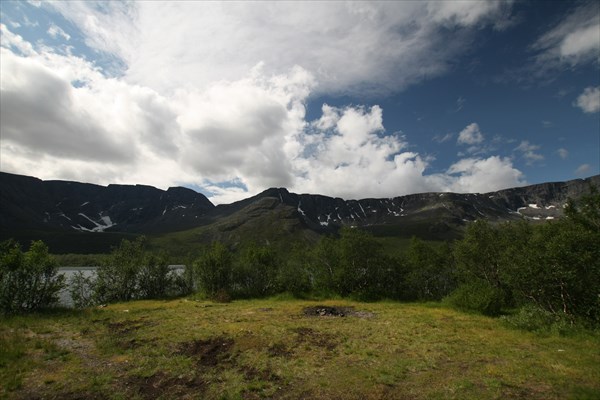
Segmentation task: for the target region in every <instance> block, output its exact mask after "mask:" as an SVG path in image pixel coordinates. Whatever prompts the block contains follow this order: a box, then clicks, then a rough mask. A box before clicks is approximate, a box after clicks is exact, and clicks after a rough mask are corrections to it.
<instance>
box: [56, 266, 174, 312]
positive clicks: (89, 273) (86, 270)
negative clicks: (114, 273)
mask: <svg viewBox="0 0 600 400" xmlns="http://www.w3.org/2000/svg"><path fill="white" fill-rule="evenodd" d="M169 268H170V269H171V273H175V274H178V275H180V274H183V272H184V271H185V265H169ZM97 271H98V267H59V268H58V274H59V275H63V276H64V277H65V283H66V287H65V288H64V289H63V290H61V291H60V293H59V300H58V304H59V305H60V306H62V307H69V308H71V307H73V299H72V298H71V293H70V292H69V289H70V287H69V284H70V282H71V278H73V277H74V276H75V274H77V273H79V272H81V273H82V274H83V276H84V277H86V278H91V279H92V280H94V279H96V276H97Z"/></svg>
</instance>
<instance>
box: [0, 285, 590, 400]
mask: <svg viewBox="0 0 600 400" xmlns="http://www.w3.org/2000/svg"><path fill="white" fill-rule="evenodd" d="M316 304H324V305H329V306H343V307H354V308H355V310H357V311H363V312H364V313H363V314H361V315H360V316H354V315H348V316H345V317H309V316H305V315H304V314H303V309H304V307H307V306H314V305H316ZM371 314H372V315H371ZM0 344H1V345H2V346H1V347H0V349H1V350H0V379H1V380H0V387H1V388H2V389H1V390H2V393H3V395H4V396H5V397H9V398H13V397H14V398H28V397H49V398H81V397H82V396H84V397H88V398H94V397H96V398H115V399H117V398H128V399H142V398H161V397H162V398H172V397H174V396H175V397H179V398H199V399H204V398H208V399H211V398H215V399H216V398H292V399H293V398H322V399H325V398H327V399H329V398H344V399H353V398H356V399H363V398H366V399H369V398H372V399H378V398H380V399H393V398H401V399H405V398H409V399H410V398H415V399H431V398H433V399H435V398H439V399H481V398H487V399H493V398H498V399H502V398H523V399H531V398H533V399H536V398H539V399H564V398H594V397H596V398H597V397H598V396H600V339H599V338H598V336H597V335H594V334H592V333H586V334H579V335H576V336H572V337H559V336H552V335H546V336H539V335H535V334H532V333H527V332H523V331H518V330H514V329H509V328H507V327H506V326H505V325H503V324H502V323H501V321H499V320H498V319H492V318H487V317H481V316H476V315H468V314H462V313H459V312H457V311H454V310H450V309H447V308H444V307H441V306H439V305H432V304H426V305H423V304H400V303H395V302H379V303H356V302H351V301H346V300H327V301H319V302H318V303H316V302H314V301H300V300H290V299H286V298H285V297H283V296H282V297H280V298H278V299H270V300H248V301H235V302H232V303H226V304H220V303H212V302H205V301H195V300H191V299H179V300H173V301H138V302H131V303H123V304H115V305H111V306H108V307H106V308H101V309H93V310H87V311H82V312H63V313H53V314H38V315H32V316H27V317H15V318H10V319H5V320H4V321H2V323H0Z"/></svg>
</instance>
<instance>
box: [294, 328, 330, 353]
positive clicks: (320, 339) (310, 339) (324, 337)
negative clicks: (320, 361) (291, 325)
mask: <svg viewBox="0 0 600 400" xmlns="http://www.w3.org/2000/svg"><path fill="white" fill-rule="evenodd" d="M292 331H293V332H294V333H296V334H297V335H298V337H297V338H296V342H297V343H299V344H301V343H306V344H309V345H311V346H316V347H321V348H324V349H326V350H329V351H331V350H334V349H335V348H336V347H337V345H338V343H337V342H336V340H335V337H334V336H333V335H331V334H329V333H323V332H319V331H316V330H314V329H312V328H305V327H300V328H295V329H292Z"/></svg>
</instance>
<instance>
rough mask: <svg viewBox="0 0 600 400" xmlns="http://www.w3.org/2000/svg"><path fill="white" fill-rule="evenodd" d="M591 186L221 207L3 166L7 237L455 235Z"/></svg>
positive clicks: (197, 197)
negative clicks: (349, 231) (353, 230)
mask: <svg viewBox="0 0 600 400" xmlns="http://www.w3.org/2000/svg"><path fill="white" fill-rule="evenodd" d="M590 185H595V186H597V187H600V175H597V176H593V177H590V178H588V179H578V180H572V181H568V182H554V183H544V184H538V185H531V186H525V187H519V188H512V189H506V190H500V191H497V192H491V193H483V194H457V193H421V194H412V195H407V196H399V197H394V198H387V199H361V200H343V199H340V198H332V197H327V196H321V195H312V194H295V193H290V192H289V191H287V190H286V189H284V188H272V189H268V190H266V191H264V192H262V193H260V194H258V195H256V196H253V197H250V198H248V199H245V200H242V201H238V202H236V203H232V204H227V205H219V206H214V205H213V204H212V203H211V202H210V201H209V200H208V199H207V198H206V197H205V196H204V195H202V194H199V193H196V192H194V191H193V190H190V189H186V188H181V187H177V188H169V189H168V190H166V191H164V190H160V189H156V188H153V187H150V186H142V185H135V186H133V185H109V186H106V187H104V186H99V185H92V184H86V183H77V182H67V181H41V180H39V179H36V178H32V177H27V176H20V175H13V174H7V173H0V204H1V208H0V239H5V238H8V237H17V238H19V239H23V238H25V239H34V238H38V237H39V236H40V232H43V233H45V234H46V235H45V236H44V237H48V235H49V234H52V233H55V234H59V235H58V237H60V238H62V237H63V236H61V235H60V234H63V235H64V237H65V238H68V239H64V240H69V241H71V242H73V243H77V242H78V241H80V238H81V237H85V241H87V242H94V241H100V242H102V243H105V242H106V238H108V237H109V236H110V234H117V233H118V234H134V235H135V234H146V235H157V234H160V235H165V234H170V233H172V232H181V231H187V230H192V231H193V232H195V233H194V235H195V238H196V240H195V241H198V242H210V241H213V240H222V241H226V242H240V241H244V240H265V241H267V242H268V241H270V240H271V241H272V240H278V239H283V238H285V237H286V235H294V234H297V233H298V232H300V233H301V234H302V235H304V236H309V237H313V238H314V237H318V235H319V234H323V233H335V232H336V231H337V230H338V229H339V228H340V227H342V226H356V227H361V228H364V229H368V230H371V231H372V232H373V233H374V234H376V235H379V236H400V237H410V236H412V235H416V236H420V237H423V238H426V239H449V238H453V237H456V236H457V235H458V234H460V230H461V227H463V226H464V225H465V224H467V223H468V222H469V221H474V220H476V219H481V218H484V219H488V220H491V221H507V220H517V219H528V220H531V221H543V220H551V219H555V218H560V217H561V216H562V214H563V206H564V204H565V203H566V201H567V199H568V198H578V197H579V196H581V195H582V194H583V193H585V192H587V191H589V188H590ZM36 235H37V236H36ZM82 235H85V236H82ZM102 235H105V236H104V237H103V236H102ZM54 236H56V235H54ZM119 237H120V236H119V235H116V236H115V237H114V240H117V239H118V238H119ZM74 238H76V239H75V240H74ZM55 239H56V238H55ZM56 240H58V239H56ZM61 240H62V239H61ZM64 240H63V241H64ZM109 242H113V241H109ZM63 244H64V243H63ZM74 246H75V245H74ZM59 247H61V246H59ZM66 247H69V246H66ZM61 248H64V246H62V247H61ZM69 250H71V251H75V250H77V249H76V248H75V249H69Z"/></svg>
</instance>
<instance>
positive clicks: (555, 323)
mask: <svg viewBox="0 0 600 400" xmlns="http://www.w3.org/2000/svg"><path fill="white" fill-rule="evenodd" d="M502 320H503V321H504V322H505V323H506V324H507V325H508V326H510V327H512V328H516V329H521V330H525V331H529V332H537V333H557V334H561V335H562V334H565V333H566V332H569V331H571V330H572V323H571V321H570V320H569V319H568V318H567V317H566V315H563V316H561V315H557V314H553V313H551V312H550V311H547V310H544V309H542V308H540V307H537V306H535V305H533V304H527V305H525V306H523V307H521V308H520V309H519V310H518V311H517V312H516V313H515V314H513V315H507V316H503V317H502Z"/></svg>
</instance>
